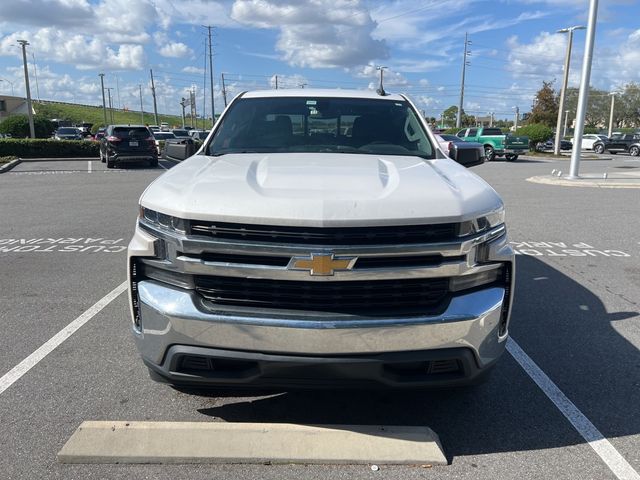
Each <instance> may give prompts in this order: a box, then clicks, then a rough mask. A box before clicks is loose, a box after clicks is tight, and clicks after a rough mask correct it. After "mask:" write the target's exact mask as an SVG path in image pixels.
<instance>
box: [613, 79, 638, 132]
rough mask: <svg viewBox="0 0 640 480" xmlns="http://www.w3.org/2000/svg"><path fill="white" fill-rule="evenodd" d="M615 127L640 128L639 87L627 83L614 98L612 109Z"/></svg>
mask: <svg viewBox="0 0 640 480" xmlns="http://www.w3.org/2000/svg"><path fill="white" fill-rule="evenodd" d="M614 115H615V116H614V125H615V126H616V127H640V85H638V84H637V83H633V82H632V83H629V84H627V85H625V86H624V89H623V90H622V93H621V94H620V95H618V96H617V97H616V107H615V109H614Z"/></svg>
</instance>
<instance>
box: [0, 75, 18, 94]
mask: <svg viewBox="0 0 640 480" xmlns="http://www.w3.org/2000/svg"><path fill="white" fill-rule="evenodd" d="M0 82H7V83H8V84H9V85H11V96H12V97H15V93H14V92H13V82H12V81H11V80H7V79H6V78H0Z"/></svg>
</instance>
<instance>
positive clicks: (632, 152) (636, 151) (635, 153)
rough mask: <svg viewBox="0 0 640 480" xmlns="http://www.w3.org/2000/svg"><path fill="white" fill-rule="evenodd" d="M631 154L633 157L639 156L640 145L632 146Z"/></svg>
mask: <svg viewBox="0 0 640 480" xmlns="http://www.w3.org/2000/svg"><path fill="white" fill-rule="evenodd" d="M629 155H631V156H632V157H637V156H638V155H640V147H635V146H633V147H631V148H630V149H629Z"/></svg>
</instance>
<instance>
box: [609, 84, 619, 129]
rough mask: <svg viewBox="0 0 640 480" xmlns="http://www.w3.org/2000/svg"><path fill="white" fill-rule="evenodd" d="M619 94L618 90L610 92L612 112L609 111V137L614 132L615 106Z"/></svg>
mask: <svg viewBox="0 0 640 480" xmlns="http://www.w3.org/2000/svg"><path fill="white" fill-rule="evenodd" d="M617 94H618V92H611V93H609V95H611V113H609V135H607V136H608V137H609V138H611V134H612V133H613V108H614V105H615V103H616V95H617Z"/></svg>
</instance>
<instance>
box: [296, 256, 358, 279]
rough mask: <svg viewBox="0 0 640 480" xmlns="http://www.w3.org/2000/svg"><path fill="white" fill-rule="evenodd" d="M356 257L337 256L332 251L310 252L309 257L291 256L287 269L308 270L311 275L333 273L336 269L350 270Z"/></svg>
mask: <svg viewBox="0 0 640 480" xmlns="http://www.w3.org/2000/svg"><path fill="white" fill-rule="evenodd" d="M356 260H358V257H337V258H334V256H333V253H326V254H325V253H312V254H311V255H310V256H309V257H292V258H291V260H290V261H289V265H287V268H288V269H289V270H308V271H309V273H310V274H311V275H333V272H335V271H336V270H351V269H352V268H353V265H354V264H355V263H356Z"/></svg>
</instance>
